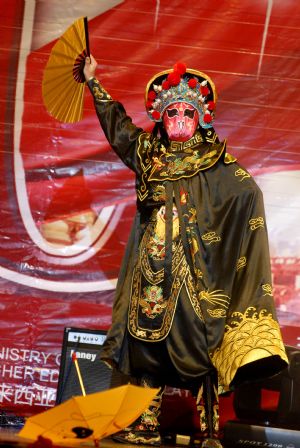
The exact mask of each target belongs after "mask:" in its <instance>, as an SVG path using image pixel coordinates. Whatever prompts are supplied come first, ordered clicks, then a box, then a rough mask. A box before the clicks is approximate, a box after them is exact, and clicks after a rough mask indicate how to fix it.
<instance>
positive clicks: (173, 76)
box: [167, 72, 181, 86]
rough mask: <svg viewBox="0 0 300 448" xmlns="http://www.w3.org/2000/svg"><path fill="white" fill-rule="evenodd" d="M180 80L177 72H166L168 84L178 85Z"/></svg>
mask: <svg viewBox="0 0 300 448" xmlns="http://www.w3.org/2000/svg"><path fill="white" fill-rule="evenodd" d="M180 80H181V78H180V73H179V72H171V73H169V74H168V78H167V81H168V82H169V84H170V86H178V84H179V83H180Z"/></svg>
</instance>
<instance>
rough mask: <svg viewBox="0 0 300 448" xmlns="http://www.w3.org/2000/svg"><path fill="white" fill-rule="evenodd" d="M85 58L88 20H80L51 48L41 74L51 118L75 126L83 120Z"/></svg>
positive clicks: (87, 48)
mask: <svg viewBox="0 0 300 448" xmlns="http://www.w3.org/2000/svg"><path fill="white" fill-rule="evenodd" d="M86 56H89V42H88V26H87V18H86V17H81V18H80V19H77V20H76V21H75V22H74V23H73V24H72V25H71V26H70V27H69V28H68V29H67V30H66V31H65V33H64V34H63V35H62V36H61V37H60V38H59V39H58V41H57V42H56V44H55V45H54V47H53V48H52V50H51V53H50V56H49V59H48V62H47V65H46V67H45V70H44V75H43V83H42V95H43V100H44V104H45V107H46V109H47V110H48V112H49V113H50V114H51V115H52V116H53V117H55V118H56V119H57V120H60V121H62V122H64V123H74V122H77V121H79V120H81V118H82V113H83V99H84V89H85V79H84V75H83V67H84V62H85V58H86Z"/></svg>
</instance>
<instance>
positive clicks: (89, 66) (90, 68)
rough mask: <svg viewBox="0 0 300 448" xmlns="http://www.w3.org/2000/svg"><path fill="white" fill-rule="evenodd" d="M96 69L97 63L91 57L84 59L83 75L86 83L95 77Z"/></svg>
mask: <svg viewBox="0 0 300 448" xmlns="http://www.w3.org/2000/svg"><path fill="white" fill-rule="evenodd" d="M96 68H97V61H96V59H95V58H94V57H93V55H90V57H87V58H85V64H84V68H83V74H84V77H85V80H86V81H88V80H89V79H91V78H94V77H95V73H96Z"/></svg>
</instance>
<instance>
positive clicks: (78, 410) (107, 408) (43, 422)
mask: <svg viewBox="0 0 300 448" xmlns="http://www.w3.org/2000/svg"><path fill="white" fill-rule="evenodd" d="M157 393H158V389H151V388H143V387H139V386H133V385H131V384H128V385H125V386H120V387H116V388H112V389H108V390H105V391H102V392H96V393H94V394H89V395H86V396H83V397H72V398H70V399H69V400H67V401H65V402H64V403H62V404H60V405H58V406H55V407H54V408H52V409H49V410H48V411H45V412H41V413H40V414H37V415H35V416H33V417H29V418H28V419H27V421H26V423H25V426H24V428H23V429H22V430H21V431H20V432H19V434H18V435H19V436H20V437H23V438H26V439H30V440H37V439H38V437H39V436H43V437H44V438H47V439H50V440H51V441H52V442H53V443H60V444H65V445H68V444H72V445H74V444H77V443H78V444H80V443H82V442H83V441H88V440H92V441H97V440H100V439H102V438H104V437H107V436H109V435H110V434H113V433H115V432H118V431H119V430H121V429H123V428H125V427H126V426H128V425H129V424H130V423H132V422H133V421H134V420H135V419H136V418H138V417H139V416H140V415H141V413H142V412H143V411H144V410H145V409H146V408H147V407H148V406H149V404H150V403H151V401H152V399H153V398H154V397H155V395H156V394H157Z"/></svg>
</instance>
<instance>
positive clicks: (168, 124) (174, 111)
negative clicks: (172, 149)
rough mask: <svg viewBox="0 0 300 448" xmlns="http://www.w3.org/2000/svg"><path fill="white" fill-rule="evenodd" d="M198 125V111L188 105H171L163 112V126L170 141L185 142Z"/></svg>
mask: <svg viewBox="0 0 300 448" xmlns="http://www.w3.org/2000/svg"><path fill="white" fill-rule="evenodd" d="M198 123H199V114H198V111H197V110H196V109H195V108H194V107H193V106H191V105H190V104H188V103H184V102H182V103H174V104H171V105H170V106H169V107H168V108H167V109H166V110H165V112H164V115H163V124H164V127H165V130H166V132H167V134H168V137H169V139H170V140H175V141H177V142H186V141H187V140H189V139H190V138H192V137H193V135H194V133H195V130H196V128H197V125H198Z"/></svg>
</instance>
